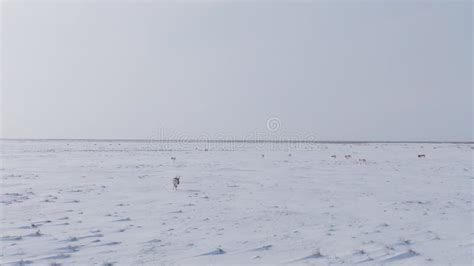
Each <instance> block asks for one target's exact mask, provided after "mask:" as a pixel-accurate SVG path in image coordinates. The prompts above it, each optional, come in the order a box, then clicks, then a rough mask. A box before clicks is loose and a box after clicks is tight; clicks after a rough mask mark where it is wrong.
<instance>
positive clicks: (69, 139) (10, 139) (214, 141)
mask: <svg viewBox="0 0 474 266" xmlns="http://www.w3.org/2000/svg"><path fill="white" fill-rule="evenodd" d="M0 140H2V141H3V140H5V141H96V142H106V141H121V142H163V143H167V142H168V143H179V142H184V143H308V144H364V143H394V144H396V143H420V144H421V143H426V144H437V143H438V144H443V143H446V144H474V141H433V140H291V139H280V140H277V139H273V140H269V139H247V140H246V139H140V138H137V139H121V138H117V139H115V138H112V139H105V138H97V139H95V138H0Z"/></svg>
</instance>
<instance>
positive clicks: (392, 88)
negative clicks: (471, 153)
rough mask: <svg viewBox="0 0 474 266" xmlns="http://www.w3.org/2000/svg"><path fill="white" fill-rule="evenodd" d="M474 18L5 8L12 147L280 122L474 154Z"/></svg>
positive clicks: (236, 129) (467, 5) (180, 7)
mask: <svg viewBox="0 0 474 266" xmlns="http://www.w3.org/2000/svg"><path fill="white" fill-rule="evenodd" d="M472 11H473V7H472V3H471V2H470V1H464V2H462V1H451V2H448V1H436V2H434V1H392V2H390V3H387V2H384V3H378V2H375V1H357V2H341V1H338V2H332V3H331V2H321V1H318V2H305V3H298V4H294V3H293V4H292V3H290V2H287V3H285V2H280V3H269V2H266V3H261V2H260V3H257V2H245V3H222V2H221V3H211V2H197V3H183V2H181V3H170V2H168V3H156V2H155V3H153V2H151V1H147V2H144V1H142V2H140V3H130V2H129V3H127V2H119V1H116V2H114V1H108V2H106V3H102V4H93V3H91V2H87V1H74V2H70V3H62V4H61V3H59V2H57V3H54V2H53V1H48V2H43V3H36V4H33V3H31V2H30V3H29V2H21V3H19V2H16V3H15V2H2V13H1V27H2V28H1V30H2V32H1V67H2V70H1V71H2V72H1V74H2V83H1V89H2V106H1V111H2V117H1V118H2V136H3V137H8V138H149V137H151V136H153V135H154V134H156V132H157V130H158V129H159V128H160V129H162V130H164V131H165V135H166V134H167V135H169V136H170V137H173V136H176V134H178V135H179V134H186V135H187V136H200V135H202V134H207V136H210V137H215V136H217V137H219V136H234V137H246V136H249V135H251V134H253V132H265V130H266V121H267V119H268V118H270V117H278V118H279V119H280V120H281V131H280V133H279V134H287V133H288V132H289V133H291V134H301V135H305V134H306V135H308V134H310V135H312V136H316V137H317V138H318V139H322V140H459V141H466V140H468V141H471V140H473V131H472V130H473V116H472V112H473V93H472V90H473V87H472V74H473V73H472V61H473V54H472V34H473V24H472ZM277 133H278V132H277ZM277 133H272V134H277Z"/></svg>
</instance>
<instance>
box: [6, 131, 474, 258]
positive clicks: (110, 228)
mask: <svg viewBox="0 0 474 266" xmlns="http://www.w3.org/2000/svg"><path fill="white" fill-rule="evenodd" d="M0 144H1V150H2V151H1V162H2V165H1V167H0V168H1V171H0V174H1V180H2V183H1V198H0V206H1V212H0V213H1V236H0V237H1V238H0V245H1V250H2V252H1V257H0V262H1V263H2V264H7V265H8V264H19V263H29V262H32V263H34V264H39V265H43V264H46V265H49V264H51V263H60V264H63V265H70V264H76V265H78V264H80V265H91V264H99V265H101V264H104V263H114V264H117V265H140V264H148V265H156V264H160V263H163V264H188V265H196V264H199V265H209V264H215V265H222V264H226V263H233V264H270V265H274V264H316V265H327V264H330V263H331V264H344V265H352V264H362V265H364V264H367V265H379V264H394V265H395V264H399V265H420V264H437V265H449V264H453V265H471V263H472V260H473V247H474V242H473V239H474V233H473V232H474V230H473V223H472V222H473V220H472V217H473V216H472V215H473V203H472V198H473V181H474V177H473V172H472V159H473V158H472V155H473V151H474V149H473V148H474V145H471V144H295V145H290V144H248V145H242V144H222V143H215V144H209V145H206V144H203V143H201V144H199V143H198V144H196V143H188V144H166V143H148V142H119V141H109V142H107V141H96V142H94V141H5V140H4V141H1V142H0ZM205 149H208V150H207V151H206V150H205ZM418 154H425V155H426V158H418ZM262 155H263V156H262ZM332 155H336V158H333V157H331V156H332ZM344 155H351V158H349V159H346V158H344ZM171 157H176V160H171ZM359 159H366V162H364V161H361V160H359ZM177 174H179V175H181V176H182V178H181V185H180V186H179V188H178V191H176V192H174V191H173V190H172V183H171V182H172V178H173V177H174V176H175V175H177Z"/></svg>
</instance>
